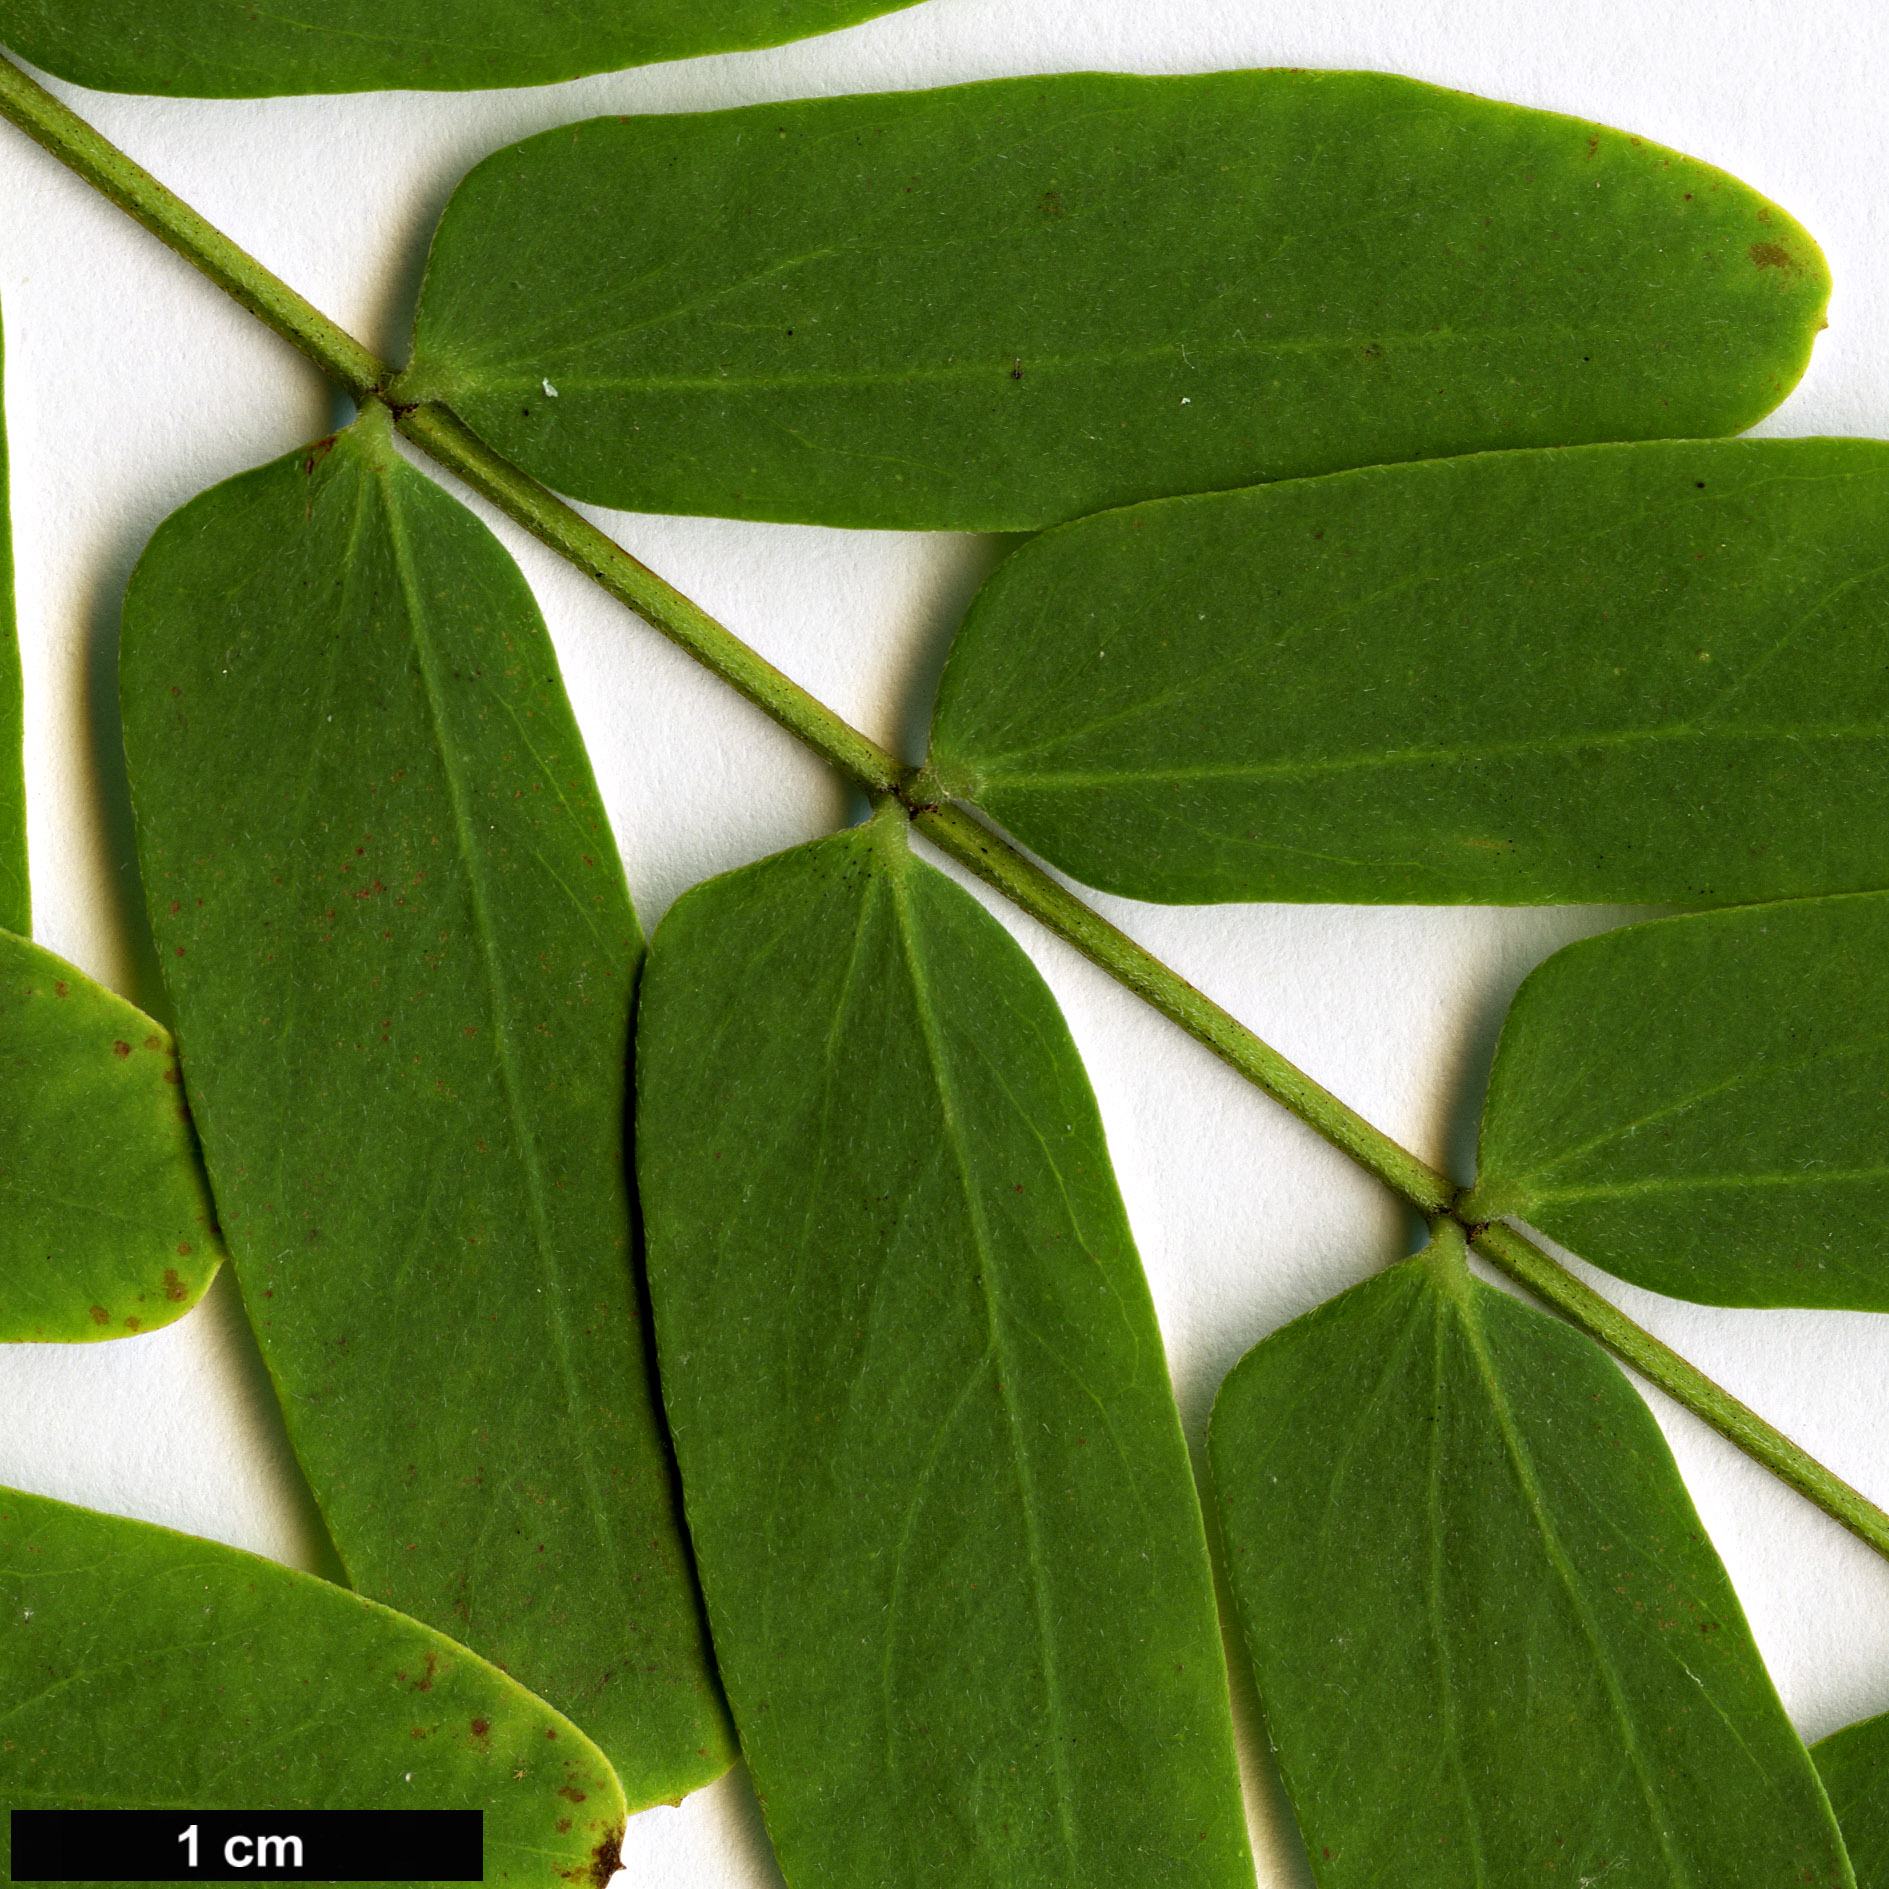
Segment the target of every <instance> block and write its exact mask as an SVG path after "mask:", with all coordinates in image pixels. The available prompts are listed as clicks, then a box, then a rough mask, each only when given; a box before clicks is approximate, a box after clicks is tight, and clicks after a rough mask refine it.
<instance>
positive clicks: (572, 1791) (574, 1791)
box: [558, 1784, 584, 1804]
mask: <svg viewBox="0 0 1889 1889" xmlns="http://www.w3.org/2000/svg"><path fill="white" fill-rule="evenodd" d="M558 1795H559V1796H560V1797H562V1798H565V1799H567V1800H568V1801H569V1802H571V1803H573V1804H581V1803H582V1802H583V1801H584V1793H583V1792H582V1791H580V1790H579V1789H578V1788H577V1787H576V1786H575V1785H573V1784H560V1785H559V1786H558Z"/></svg>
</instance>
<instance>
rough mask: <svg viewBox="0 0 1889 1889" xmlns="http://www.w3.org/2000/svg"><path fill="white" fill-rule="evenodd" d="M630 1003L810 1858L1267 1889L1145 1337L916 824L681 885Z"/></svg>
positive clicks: (999, 1874)
mask: <svg viewBox="0 0 1889 1889" xmlns="http://www.w3.org/2000/svg"><path fill="white" fill-rule="evenodd" d="M637 1029H638V1051H637V1054H638V1072H639V1073H638V1092H639V1093H638V1133H637V1149H638V1156H637V1165H638V1178H639V1182H640V1185H641V1192H642V1199H643V1206H644V1212H645V1215H646V1217H647V1226H648V1239H649V1254H650V1290H651V1296H652V1299H653V1301H654V1304H655V1314H656V1326H657V1335H658V1339H659V1349H660V1352H661V1357H662V1381H663V1397H664V1403H665V1405H666V1407H667V1410H668V1413H669V1419H670V1425H671V1430H672V1434H673V1435H674V1438H675V1445H676V1454H677V1458H678V1460H679V1461H680V1463H681V1467H682V1480H683V1488H684V1492H685V1496H686V1500H687V1508H688V1516H689V1526H690V1533H691V1539H692V1540H693V1542H694V1545H695V1550H696V1555H697V1558H698V1561H699V1563H700V1566H701V1570H702V1581H703V1589H704V1592H705V1593H706V1595H707V1597H708V1606H709V1617H710V1620H711V1622H712V1623H713V1627H714V1633H715V1649H716V1654H717V1656H718V1658H719V1660H720V1662H721V1672H722V1676H723V1679H724V1681H725V1683H726V1685H727V1688H728V1696H729V1699H730V1701H731V1703H732V1705H733V1708H734V1712H735V1718H736V1722H737V1724H738V1725H739V1726H740V1728H741V1739H742V1747H743V1750H744V1752H745V1754H746V1757H747V1760H748V1764H749V1767H750V1769H751V1770H752V1772H753V1775H754V1781H755V1785H756V1788H757V1790H758V1791H759V1793H760V1797H761V1801H762V1804H763V1806H764V1808H765V1810H766V1814H767V1820H768V1828H769V1831H770V1833H771V1834H772V1836H773V1840H774V1846H775V1849H776V1852H777V1853H778V1855H779V1857H780V1859H781V1865H782V1868H783V1869H784V1870H785V1872H786V1875H787V1878H788V1880H789V1882H791V1883H795V1884H805V1885H816V1884H817V1885H819V1886H820V1889H855V1886H858V1889H865V1886H866V1885H878V1884H882V1883H888V1882H896V1883H899V1884H901V1885H907V1886H908V1889H927V1886H935V1889H947V1886H949V1889H959V1886H960V1885H963V1884H966V1883H990V1884H997V1883H1001V1884H1004V1885H1007V1886H1008V1889H1038V1886H1039V1885H1052V1884H1053V1885H1057V1886H1058V1889H1087V1886H1088V1885H1091V1884H1096V1883H1103V1882H1118V1881H1122V1880H1124V1870H1126V1871H1127V1872H1128V1874H1129V1875H1131V1876H1132V1878H1133V1880H1134V1881H1135V1882H1136V1883H1137V1884H1145V1885H1149V1886H1150V1889H1153V1886H1154V1885H1161V1886H1162V1889H1179V1886H1180V1885H1188V1886H1189V1889H1234V1886H1235V1885H1244V1886H1245V1889H1251V1884H1252V1881H1253V1866H1252V1862H1251V1859H1250V1856H1249V1853H1248V1850H1247V1844H1246V1833H1245V1824H1244V1820H1243V1815H1242V1811H1241V1805H1240V1795H1239V1782H1238V1776H1237V1772H1236V1769H1235V1765H1234V1759H1233V1744H1232V1730H1231V1723H1230V1719H1229V1709H1228V1703H1227V1690H1226V1667H1225V1662H1224V1658H1223V1655H1222V1652H1221V1647H1220V1639H1219V1632H1218V1628H1217V1626H1216V1623H1215V1618H1214V1606H1213V1595H1212V1587H1211V1582H1210V1578H1209V1574H1208V1564H1207V1557H1206V1543H1205V1538H1204V1534H1203V1531H1202V1526H1201V1518H1200V1510H1199V1507H1198V1504H1197V1501H1196V1497H1195V1493H1194V1487H1193V1482H1192V1479H1191V1477H1190V1475H1189V1473H1188V1463H1187V1453H1186V1450H1185V1447H1184V1445H1183V1443H1182V1440H1181V1432H1180V1424H1179V1421H1178V1419H1177V1417H1176V1414H1175V1410H1174V1404H1173V1397H1172V1392H1171V1390H1170V1388H1169V1384H1168V1375H1167V1364H1166V1360H1165V1358H1164V1356H1163V1353H1162V1347H1161V1336H1160V1333H1159V1331H1158V1330H1157V1329H1156V1327H1155V1321H1154V1314H1153V1308H1152V1306H1151V1305H1150V1302H1149V1298H1148V1291H1147V1286H1146V1284H1145V1282H1144V1280H1143V1278H1142V1274H1141V1268H1140V1264H1139V1262H1138V1260H1137V1258H1136V1255H1135V1250H1134V1246H1133V1243H1132V1240H1131V1238H1130V1235H1129V1232H1128V1226H1127V1223H1126V1221H1125V1219H1124V1217H1123V1214H1122V1207H1121V1202H1120V1199H1119V1197H1118V1195H1117V1193H1116V1190H1115V1183H1114V1177H1113V1174H1112V1173H1111V1171H1110V1168H1109V1163H1108V1155H1107V1150H1106V1148H1105V1146H1104V1144H1103V1139H1102V1129H1101V1123H1100V1121H1099V1119H1098V1117H1097V1114H1096V1110H1095V1103H1094V1100H1093V1097H1092V1096H1091V1094H1090V1091H1089V1087H1088V1082H1087V1078H1086V1077H1085V1076H1084V1074H1083V1070H1082V1066H1081V1064H1080V1062H1079V1061H1078V1059H1077V1056H1076V1053H1075V1048H1074V1045H1073V1044H1072V1043H1071V1042H1070V1040H1069V1036H1068V1032H1067V1030H1066V1028H1065V1026H1064V1024H1063V1021H1062V1018H1061V1016H1060V1014H1059V1013H1058V1011H1057V1009H1056V1007H1055V1004H1054V1002H1053V1000H1052V999H1051V998H1050V996H1049V994H1048V992H1047V991H1046V990H1045V989H1044V987H1043V984H1042V982H1041V980H1040V979H1039V978H1038V977H1037V975H1036V973H1035V971H1034V970H1033V969H1032V968H1031V966H1030V965H1029V963H1028V961H1027V960H1026V959H1025V957H1024V956H1023V954H1022V952H1021V951H1020V950H1018V948H1017V947H1016V945H1015V944H1013V943H1012V942H1011V941H1010V939H1009V937H1008V936H1007V935H1006V934H1005V932H1004V931H1003V930H1002V929H1001V928H1000V927H999V926H998V925H997V923H996V922H995V921H994V920H993V919H992V918H990V917H989V916H988V914H986V913H985V912H984V911H983V909H982V908H981V907H980V906H978V905H977V904H976V903H975V902H974V901H973V900H972V899H970V898H969V897H968V896H966V894H964V893H963V892H961V891H959V890H958V889H957V888H956V887H955V886H953V885H952V884H951V883H950V882H949V881H948V880H947V879H945V878H944V877H943V876H942V875H941V874H939V873H937V872H935V871H933V870H932V869H931V868H930V867H928V866H925V865H922V864H919V863H918V862H916V861H914V860H913V859H912V858H911V857H910V855H909V854H908V852H907V850H906V844H905V839H904V821H903V818H902V817H901V816H900V815H899V814H897V813H894V814H892V815H891V816H889V817H888V816H881V817H880V818H879V819H878V820H876V821H875V822H873V823H872V824H871V825H869V826H868V827H866V828H863V829H859V830H856V831H854V832H851V833H846V834H843V835H840V836H838V837H836V838H833V839H829V840H824V841H821V842H818V843H816V844H814V845H811V846H807V847H802V848H800V849H798V850H796V851H794V852H791V853H786V854H783V855H781V856H779V857H777V858H774V859H770V860H765V861H763V862H762V863H761V864H759V865H757V866H753V867H749V868H748V869H746V870H744V871H741V872H737V873H733V874H730V875H729V876H727V877H725V878H722V879H717V880H714V881H712V882H711V883H709V884H708V885H706V886H702V887H698V888H697V889H696V890H695V891H694V892H691V893H690V894H689V895H688V896H687V897H685V898H684V899H682V900H681V901H680V902H679V903H678V904H677V905H676V907H675V908H674V910H673V911H672V912H671V913H670V915H669V916H668V917H667V918H666V919H665V920H664V922H663V925H662V928H661V930H660V931H659V932H658V934H657V937H656V940H655V943H654V945H653V947H652V950H651V957H650V969H649V972H648V975H647V978H646V980H645V989H644V994H643V999H642V1007H641V1010H640V1013H639V1020H638V1026H637ZM1126 1859H1132V1862H1130V1861H1128V1860H1126Z"/></svg>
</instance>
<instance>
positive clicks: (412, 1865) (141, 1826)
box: [12, 1810, 485, 1883]
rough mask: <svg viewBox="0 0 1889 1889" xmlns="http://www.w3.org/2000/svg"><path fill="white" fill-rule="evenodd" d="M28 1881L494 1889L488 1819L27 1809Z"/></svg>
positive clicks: (24, 1864)
mask: <svg viewBox="0 0 1889 1889" xmlns="http://www.w3.org/2000/svg"><path fill="white" fill-rule="evenodd" d="M12 1875H13V1880H14V1881H15V1882H16V1883H22V1882H254V1881H257V1880H261V1881H265V1882H483V1881H484V1880H485V1813H484V1812H483V1811H480V1810H16V1811H14V1812H13V1867H12Z"/></svg>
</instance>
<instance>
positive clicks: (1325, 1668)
mask: <svg viewBox="0 0 1889 1889" xmlns="http://www.w3.org/2000/svg"><path fill="white" fill-rule="evenodd" d="M1439 1238H1440V1240H1443V1241H1446V1243H1440V1244H1435V1245H1433V1246H1432V1247H1431V1248H1430V1249H1429V1251H1428V1252H1427V1253H1425V1254H1423V1255H1421V1256H1419V1257H1418V1258H1417V1259H1415V1260H1410V1261H1406V1262H1405V1263H1404V1264H1402V1265H1400V1266H1395V1267H1392V1268H1391V1269H1390V1270H1389V1271H1388V1272H1386V1273H1383V1274H1380V1275H1379V1276H1378V1277H1376V1278H1374V1279H1370V1280H1367V1281H1366V1282H1365V1283H1364V1284H1363V1285H1360V1286H1354V1287H1353V1288H1352V1289H1351V1290H1350V1291H1349V1292H1346V1293H1343V1294H1342V1295H1340V1296H1339V1297H1338V1298H1336V1299H1333V1300H1331V1301H1329V1302H1328V1303H1327V1304H1325V1305H1322V1306H1320V1307H1319V1308H1318V1309H1317V1310H1316V1311H1313V1312H1309V1313H1307V1314H1306V1315H1305V1316H1304V1317H1303V1318H1300V1319H1298V1320H1296V1321H1295V1322H1294V1323H1292V1324H1290V1325H1288V1326H1286V1327H1285V1328H1284V1329H1283V1330H1282V1331H1279V1332H1276V1333H1274V1334H1273V1336H1272V1337H1270V1338H1268V1339H1266V1340H1264V1341H1263V1342H1262V1343H1261V1344H1259V1345H1257V1346H1256V1347H1255V1348H1254V1349H1253V1350H1252V1351H1250V1352H1248V1353H1247V1355H1246V1357H1245V1358H1244V1359H1243V1360H1242V1361H1241V1362H1240V1363H1239V1365H1237V1366H1236V1367H1235V1369H1234V1370H1233V1372H1232V1373H1231V1374H1230V1375H1229V1377H1228V1378H1227V1381H1226V1383H1225V1384H1224V1385H1223V1386H1222V1387H1221V1390H1220V1395H1219V1397H1218V1399H1217V1400H1216V1402H1215V1405H1214V1413H1213V1420H1212V1424H1211V1426H1210V1429H1209V1439H1208V1454H1209V1457H1210V1460H1211V1463H1212V1468H1213V1480H1214V1486H1215V1490H1216V1497H1217V1499H1216V1513H1217V1514H1218V1515H1219V1518H1220V1524H1221V1528H1222V1531H1223V1536H1224V1540H1225V1543H1226V1550H1227V1567H1228V1573H1229V1578H1230V1581H1231V1584H1232V1588H1233V1594H1234V1599H1235V1603H1236V1605H1237V1608H1238V1612H1239V1617H1240V1624H1241V1626H1242V1628H1243V1629H1244V1632H1245V1635H1246V1642H1247V1646H1248V1649H1249V1651H1250V1653H1251V1655H1252V1660H1253V1669H1254V1673H1255V1676H1256V1678H1257V1681H1258V1686H1259V1692H1260V1696H1261V1698H1262V1700H1263V1701H1264V1705H1265V1711H1266V1721H1267V1728H1268V1731H1269V1732H1270V1735H1271V1738H1272V1741H1273V1744H1274V1747H1275V1749H1276V1750H1277V1753H1278V1757H1279V1763H1280V1769H1281V1772H1282V1774H1283V1776H1284V1779H1285V1784H1286V1789H1287V1791H1288V1792H1289V1794H1290V1795H1291V1798H1292V1801H1293V1804H1294V1807H1295V1808H1296V1810H1297V1812H1298V1817H1299V1824H1300V1827H1301V1829H1302V1830H1303V1831H1304V1834H1305V1839H1306V1845H1307V1849H1308V1852H1309V1854H1310V1858H1311V1864H1312V1872H1313V1875H1314V1876H1315V1877H1316V1878H1317V1880H1318V1883H1319V1885H1320V1889H1359V1886H1362V1885H1367V1884H1369V1885H1380V1884H1383V1883H1386V1882H1395V1883H1396V1884H1397V1885H1398V1889H1462V1885H1464V1884H1466V1883H1471V1882H1475V1883H1491V1884H1494V1883H1501V1884H1509V1883H1530V1882H1567V1883H1577V1882H1580V1881H1583V1880H1586V1881H1589V1882H1593V1881H1596V1880H1605V1881H1609V1882H1619V1883H1621V1884H1634V1885H1646V1886H1647V1889H1652V1886H1653V1885H1658V1886H1659V1889H1707V1886H1708V1885H1712V1886H1714V1889H1715V1886H1716V1885H1719V1884H1732V1883H1738V1884H1747V1883H1749V1884H1756V1883H1787V1882H1791V1883H1795V1882H1815V1883H1824V1884H1848V1883H1850V1882H1851V1881H1852V1877H1851V1875H1850V1870H1849V1866H1848V1864H1847V1863H1846V1861H1845V1859H1844V1853H1843V1845H1842V1842H1841V1839H1840V1838H1839V1836H1838V1833H1837V1828H1836V1824H1835V1822H1834V1821H1833V1819H1832V1817H1831V1813H1830V1808H1829V1805H1828V1803H1827V1802H1826V1801H1825V1798H1824V1794H1823V1791H1822V1789H1821V1788H1820V1786H1819V1784H1818V1781H1817V1776H1816V1773H1815V1771H1814V1770H1813V1769H1812V1767H1811V1764H1810V1761H1809V1759H1808V1757H1807V1756H1806V1755H1805V1752H1804V1747H1803V1745H1802V1744H1801V1743H1800V1742H1799V1740H1798V1737H1797V1734H1796V1733H1795V1732H1794V1731H1793V1730H1792V1729H1791V1725H1790V1721H1789V1720H1788V1719H1787V1718H1786V1717H1785V1716H1784V1711H1783V1708H1782V1706H1781V1705H1780V1704H1779V1703H1778V1699H1777V1695H1776V1693H1775V1692H1774V1691H1773V1690H1772V1686H1771V1682H1770V1679H1769V1678H1768V1677H1767V1675H1766V1673H1765V1670H1764V1666H1763V1663H1762V1662H1761V1661H1760V1659H1759V1657H1758V1652H1757V1649H1756V1647H1755V1646H1754V1645H1753V1643H1752V1640H1751V1635H1750V1631H1749V1629H1748V1628H1747V1627H1746V1625H1745V1621H1744V1617H1743V1615H1742V1614H1741V1613H1740V1611H1739V1606H1738V1601H1737V1597H1736V1596H1735V1595H1734V1594H1733V1592H1732V1588H1731V1584H1730V1582H1729V1581H1728V1580H1727V1579H1726V1577H1725V1571H1724V1569H1723V1568H1722V1567H1721V1566H1720V1564H1719V1561H1718V1558H1717V1556H1716V1555H1715V1554H1714V1553H1713V1552H1712V1548H1711V1546H1710V1544H1709V1543H1708V1542H1707V1541H1706V1539H1705V1534H1704V1530H1703V1529H1702V1528H1701V1526H1700V1524H1699V1519H1698V1516H1697V1515H1696V1514H1695V1513H1694V1511H1693V1508H1692V1504H1691V1502H1690V1500H1689V1499H1688V1498H1687V1495H1686V1492H1685V1489H1684V1487H1683V1485H1682V1484H1681V1482H1680V1480H1679V1473H1678V1470H1677V1469H1676V1468H1675V1466H1674V1464H1673V1460H1672V1456H1671V1454H1670V1452H1669V1451H1668V1450H1667V1448H1666V1444H1665V1441H1664V1439H1663V1438H1662V1437H1661V1435H1660V1433H1659V1430H1658V1427H1657V1426H1656V1425H1655V1424H1654V1422H1653V1419H1652V1416H1651V1415H1650V1414H1649V1412H1648V1411H1647V1408H1646V1406H1645V1405H1644V1404H1643V1403H1642V1402H1641V1401H1640V1399H1639V1398H1638V1397H1637V1396H1636V1395H1635V1394H1634V1392H1633V1390H1632V1389H1631V1388H1630V1386H1629V1385H1628V1384H1627V1382H1626V1380H1625V1379H1624V1378H1623V1377H1622V1376H1621V1374H1620V1372H1619V1371H1618V1370H1616V1369H1615V1367H1614V1366H1613V1365H1612V1364H1611V1363H1610V1362H1609V1361H1608V1359H1607V1358H1606V1357H1605V1355H1604V1354H1603V1353H1602V1352H1601V1351H1600V1350H1599V1349H1598V1348H1597V1347H1596V1346H1595V1345H1594V1344H1592V1343H1591V1342H1590V1341H1589V1340H1588V1339H1586V1338H1583V1337H1581V1336H1580V1335H1579V1334H1578V1333H1575V1332H1573V1331H1571V1330H1569V1329H1568V1328H1567V1327H1566V1326H1564V1325H1560V1324H1558V1323H1556V1322H1555V1321H1553V1320H1551V1319H1549V1318H1547V1317H1545V1316H1544V1315H1543V1314H1541V1313H1538V1312H1534V1311H1532V1310H1530V1309H1528V1308H1527V1307H1525V1306H1522V1305H1519V1304H1518V1303H1516V1302H1515V1301H1514V1300H1513V1299H1510V1298H1508V1297H1507V1296H1506V1295H1504V1294H1502V1293H1500V1292H1497V1291H1495V1290H1494V1289H1493V1288H1492V1287H1489V1286H1485V1285H1483V1284H1481V1283H1480V1282H1479V1281H1477V1280H1475V1279H1473V1278H1472V1277H1471V1276H1470V1274H1469V1271H1468V1268H1467V1266H1466V1265H1465V1264H1464V1261H1463V1257H1462V1242H1461V1235H1460V1233H1457V1234H1456V1235H1455V1237H1454V1238H1453V1239H1449V1238H1448V1237H1447V1235H1445V1236H1439Z"/></svg>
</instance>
